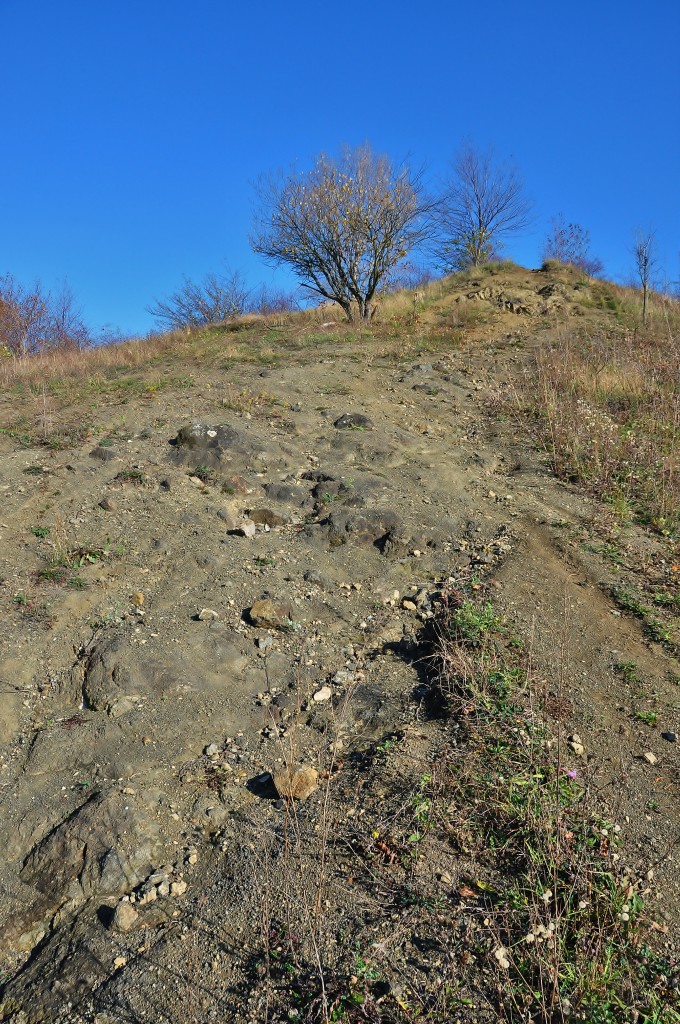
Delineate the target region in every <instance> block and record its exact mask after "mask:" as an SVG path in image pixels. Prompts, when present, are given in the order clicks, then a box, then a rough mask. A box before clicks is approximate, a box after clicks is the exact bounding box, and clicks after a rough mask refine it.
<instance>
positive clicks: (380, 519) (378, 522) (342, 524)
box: [327, 508, 402, 547]
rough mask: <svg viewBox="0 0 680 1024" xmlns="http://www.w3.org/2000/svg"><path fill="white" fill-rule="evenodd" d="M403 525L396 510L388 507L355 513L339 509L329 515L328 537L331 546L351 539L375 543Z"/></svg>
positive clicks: (362, 542) (336, 545) (364, 542)
mask: <svg viewBox="0 0 680 1024" xmlns="http://www.w3.org/2000/svg"><path fill="white" fill-rule="evenodd" d="M401 525H402V524H401V519H400V518H399V516H398V515H397V514H396V512H393V511H392V510H391V509H388V508H384V509H383V508H375V509H365V510H364V511H362V512H354V513H348V512H344V511H341V510H338V511H334V512H332V513H331V515H330V516H329V517H328V522H327V527H328V539H329V542H330V545H331V547H338V546H339V545H341V544H346V543H348V542H349V541H356V542H358V543H360V544H375V542H376V541H378V540H380V538H382V537H384V536H385V534H388V533H393V532H396V531H398V530H400V529H401Z"/></svg>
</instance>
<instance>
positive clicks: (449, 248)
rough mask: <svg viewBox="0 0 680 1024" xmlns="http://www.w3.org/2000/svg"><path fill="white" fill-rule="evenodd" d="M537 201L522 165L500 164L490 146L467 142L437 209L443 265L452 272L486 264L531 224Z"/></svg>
mask: <svg viewBox="0 0 680 1024" xmlns="http://www.w3.org/2000/svg"><path fill="white" fill-rule="evenodd" d="M532 205H533V204H532V202H531V200H530V199H529V198H528V197H527V195H526V192H525V188H524V183H523V181H522V178H521V176H520V174H519V171H518V170H517V168H515V167H512V166H508V165H505V164H498V163H496V162H495V159H494V156H493V152H492V151H491V150H487V151H486V152H480V151H479V150H477V149H475V148H474V147H473V146H472V145H470V144H468V145H466V146H464V147H463V148H462V149H461V150H460V151H459V153H458V154H457V156H456V157H455V158H454V160H453V161H452V164H451V174H450V176H449V177H448V178H447V179H446V180H445V182H444V188H443V191H442V195H441V198H440V201H439V205H438V209H437V222H438V228H439V231H438V240H437V244H436V246H435V255H436V257H437V259H438V261H439V263H440V264H441V266H442V268H443V269H444V270H445V271H446V272H447V273H448V272H451V271H460V270H467V269H468V268H469V267H478V266H480V265H481V264H482V263H487V262H488V261H489V260H490V259H491V258H492V256H493V255H494V254H496V253H498V252H499V251H500V250H501V248H502V246H503V243H504V241H505V239H506V238H507V237H508V235H512V234H515V233H517V232H519V231H522V230H524V229H525V228H526V227H527V226H528V225H529V224H530V223H531V211H532Z"/></svg>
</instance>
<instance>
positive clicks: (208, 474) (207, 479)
mask: <svg viewBox="0 0 680 1024" xmlns="http://www.w3.org/2000/svg"><path fill="white" fill-rule="evenodd" d="M193 476H195V477H198V479H199V480H202V481H203V483H204V484H211V483H214V481H215V470H214V469H212V468H211V467H210V466H204V465H200V466H196V468H195V469H194V472H193Z"/></svg>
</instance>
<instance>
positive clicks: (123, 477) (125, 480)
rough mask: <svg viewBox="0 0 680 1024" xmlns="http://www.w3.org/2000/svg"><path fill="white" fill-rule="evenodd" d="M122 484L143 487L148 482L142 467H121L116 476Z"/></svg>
mask: <svg viewBox="0 0 680 1024" xmlns="http://www.w3.org/2000/svg"><path fill="white" fill-rule="evenodd" d="M114 479H115V480H117V481H118V482H119V483H121V484H132V485H133V486H134V487H142V486H143V484H145V483H146V480H145V477H144V474H143V473H142V471H141V470H140V469H121V471H120V473H116V476H115V478H114Z"/></svg>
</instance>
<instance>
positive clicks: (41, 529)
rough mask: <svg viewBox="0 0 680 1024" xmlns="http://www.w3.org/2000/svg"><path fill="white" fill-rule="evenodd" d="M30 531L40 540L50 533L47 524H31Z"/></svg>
mask: <svg viewBox="0 0 680 1024" xmlns="http://www.w3.org/2000/svg"><path fill="white" fill-rule="evenodd" d="M31 533H32V534H33V535H34V536H36V537H38V538H40V540H44V539H45V537H49V535H50V528H49V526H32V527H31Z"/></svg>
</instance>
